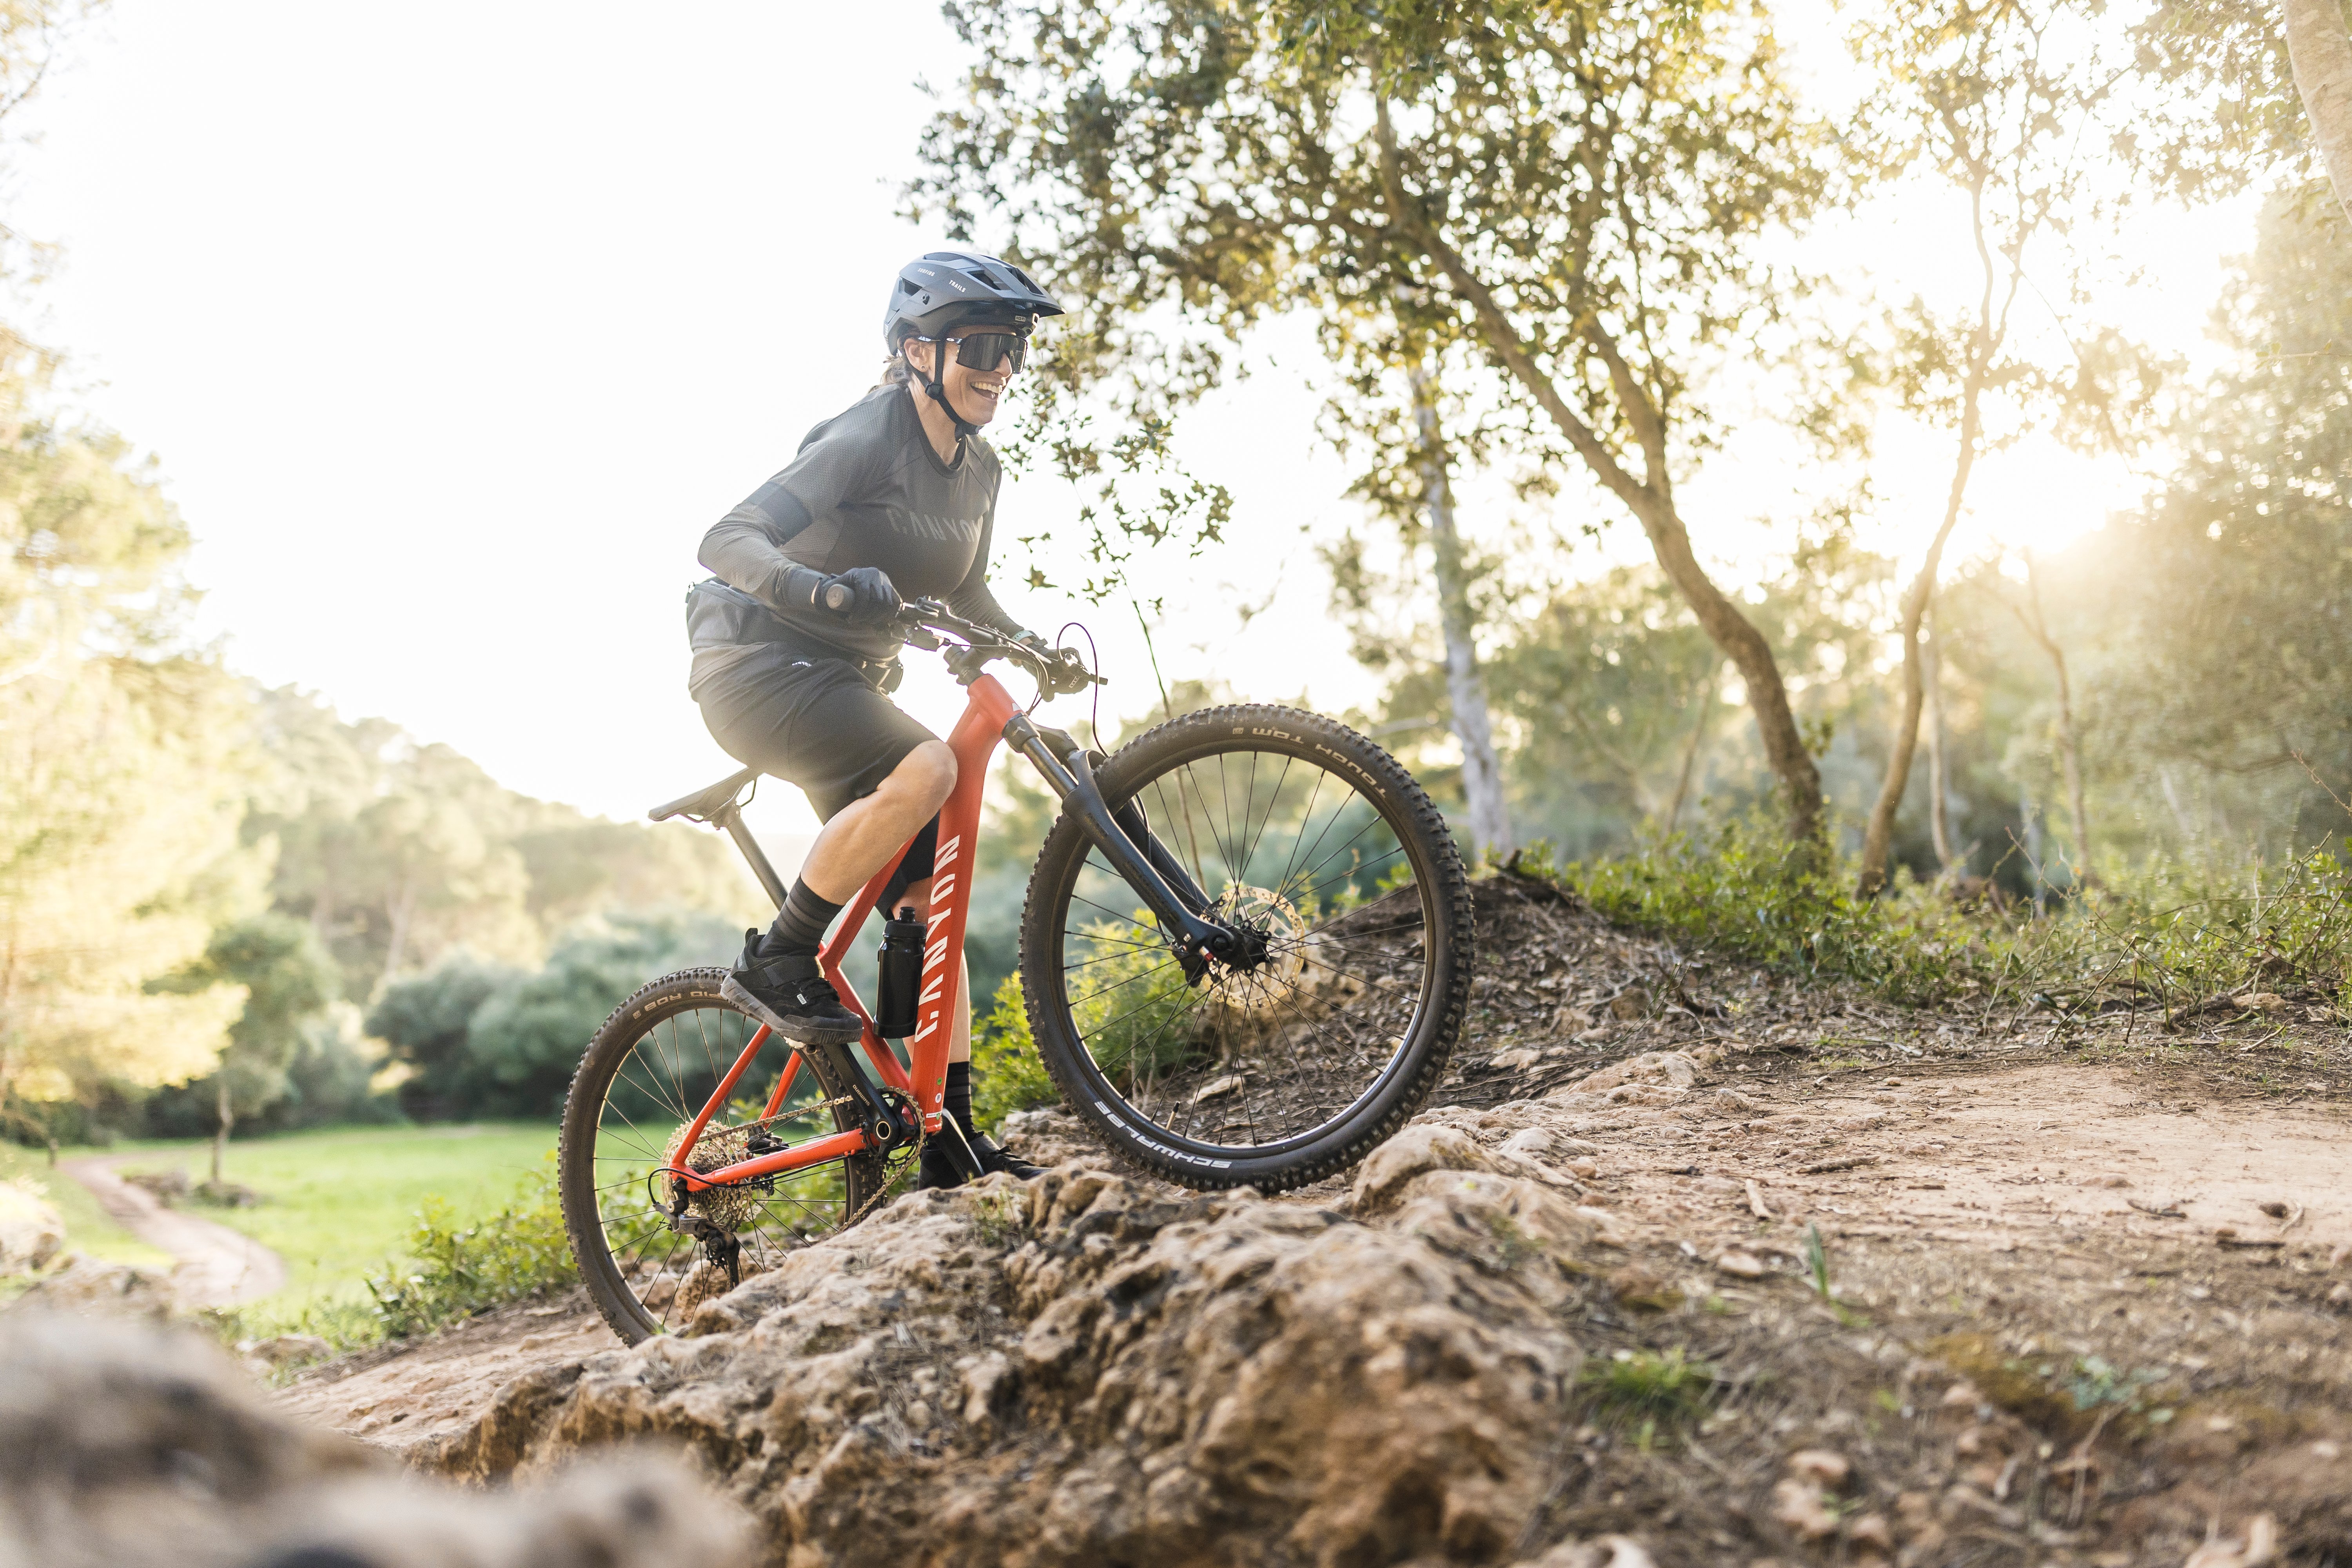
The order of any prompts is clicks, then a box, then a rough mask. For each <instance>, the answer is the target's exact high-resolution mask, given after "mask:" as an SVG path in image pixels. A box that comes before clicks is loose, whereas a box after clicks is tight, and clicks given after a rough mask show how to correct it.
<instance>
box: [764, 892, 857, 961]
mask: <svg viewBox="0 0 2352 1568" xmlns="http://www.w3.org/2000/svg"><path fill="white" fill-rule="evenodd" d="M840 912H841V906H840V905H839V904H834V903H827V902H826V901H825V900H823V899H820V898H818V897H817V896H816V895H815V894H814V893H812V892H810V891H809V885H808V884H807V883H806V882H803V881H798V880H795V881H794V882H793V890H792V891H791V892H790V893H788V894H786V895H785V897H784V908H783V911H782V913H781V914H779V915H777V916H776V923H775V924H774V925H772V926H770V927H769V928H768V934H767V935H766V936H765V937H763V938H761V942H760V956H761V958H784V957H788V956H789V957H794V958H809V957H813V956H814V954H815V952H816V950H817V949H818V948H820V947H822V946H824V933H825V928H826V927H828V926H830V925H832V924H833V917H834V916H835V915H837V914H839V913H840Z"/></svg>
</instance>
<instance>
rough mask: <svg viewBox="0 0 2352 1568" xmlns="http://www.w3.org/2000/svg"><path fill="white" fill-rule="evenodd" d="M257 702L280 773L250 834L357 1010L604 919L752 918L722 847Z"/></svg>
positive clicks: (392, 734)
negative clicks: (460, 967)
mask: <svg viewBox="0 0 2352 1568" xmlns="http://www.w3.org/2000/svg"><path fill="white" fill-rule="evenodd" d="M257 702H258V705H259V711H258V734H259V742H260V745H261V748H262V750H263V751H264V752H266V753H267V755H268V758H269V760H270V761H271V763H273V764H275V767H274V771H273V773H272V775H271V777H270V778H269V779H268V781H266V783H265V785H264V787H263V788H261V789H260V790H258V791H257V792H256V795H255V799H254V802H253V805H252V809H251V811H250V812H249V813H248V815H247V820H246V824H245V834H246V837H247V838H249V839H252V840H255V841H257V842H268V843H271V844H274V845H275V846H276V847H277V868H276V872H275V875H274V877H273V879H272V882H271V889H270V890H271V896H272V898H273V899H274V900H275V901H276V903H277V906H278V908H279V909H281V910H286V911H288V912H289V913H293V914H298V915H301V916H303V917H305V918H307V919H309V920H310V921H311V923H312V924H313V925H315V926H317V927H319V928H320V930H322V931H331V932H332V933H333V945H334V949H335V954H336V957H337V958H338V959H339V960H340V961H341V963H342V965H343V969H344V974H345V988H346V990H347V991H348V993H349V994H352V995H354V996H366V995H369V994H373V993H375V992H376V991H377V990H378V988H379V986H380V984H382V983H383V982H384V981H387V980H394V981H396V980H398V979H400V978H401V977H403V976H404V975H405V974H408V973H411V972H413V971H415V970H418V969H422V968H425V967H427V966H430V965H431V964H433V963H436V962H437V961H438V960H439V959H441V958H442V957H443V956H444V955H446V954H447V953H450V952H456V951H457V950H458V949H461V948H462V949H465V950H467V951H468V952H472V953H475V954H478V955H479V956H480V959H481V960H482V961H485V962H490V963H536V962H538V961H539V960H540V958H541V956H542V955H543V954H544V953H545V952H546V951H547V947H548V944H549V942H551V940H552V939H553V938H554V937H555V936H556V935H557V934H558V933H560V932H562V931H565V930H568V929H569V928H571V927H572V926H573V925H576V924H577V923H579V922H580V921H582V920H583V919H586V918H589V917H591V916H593V915H596V914H601V913H604V912H607V911H610V910H632V911H643V910H660V909H687V910H718V911H720V912H723V913H726V914H729V915H730V916H740V917H742V918H745V919H748V918H750V917H751V915H752V914H753V913H755V912H756V909H757V904H756V900H757V894H756V892H755V890H754V889H753V888H752V885H751V879H750V877H749V874H748V873H747V872H746V871H745V870H744V869H743V868H742V866H741V864H740V861H739V860H738V859H737V858H736V856H735V852H734V850H733V848H732V847H731V846H730V845H729V844H728V842H727V841H726V839H725V838H723V837H720V836H719V835H717V834H714V833H711V832H709V831H708V830H706V829H701V828H697V827H694V826H690V825H688V824H682V823H664V824H660V825H656V826H648V825H646V824H642V823H619V822H606V821H603V820H600V819H597V818H593V817H587V816H582V815H581V814H580V813H578V812H576V811H573V810H572V808H570V807H568V806H562V805H550V804H548V803H546V802H543V801H538V800H533V799H531V798H530V797H529V796H527V795H517V794H515V793H514V792H513V791H511V790H509V789H506V788H504V787H502V786H501V785H499V784H498V783H497V782H496V781H495V780H493V779H491V778H490V777H489V776H488V774H487V773H483V772H482V770H481V769H480V768H479V767H478V766H477V765H475V764H474V763H472V762H471V761H469V760H467V758H465V757H463V756H461V755H459V754H458V753H457V752H454V751H452V750H450V749H449V748H448V747H446V746H434V745H421V744H419V743H418V742H415V740H414V739H412V738H411V737H410V736H408V735H407V734H405V733H404V732H403V731H401V730H400V729H399V728H398V727H397V726H395V725H394V724H391V723H389V722H387V721H383V720H381V719H362V720H360V721H356V722H346V721H342V720H341V719H339V718H337V717H336V715H335V714H334V712H333V711H332V710H331V709H329V708H328V707H327V706H326V705H325V704H324V703H323V702H321V701H320V700H319V699H318V698H317V697H316V696H314V695H311V694H310V693H306V692H302V691H299V690H296V689H293V688H291V687H288V688H282V689H278V690H274V691H265V692H261V693H259V694H258V695H257Z"/></svg>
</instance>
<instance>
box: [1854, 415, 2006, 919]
mask: <svg viewBox="0 0 2352 1568" xmlns="http://www.w3.org/2000/svg"><path fill="white" fill-rule="evenodd" d="M1971 403H1973V399H1971ZM1970 412H1971V414H1973V412H1974V410H1973V408H1971V410H1970ZM1969 423H1970V425H1971V426H1973V424H1974V421H1973V419H1971V420H1970V422H1969ZM1975 448H1976V432H1975V430H1974V428H1973V427H1971V428H1970V429H1969V432H1968V436H1967V447H1966V448H1965V451H1964V455H1963V457H1962V458H1961V461H1960V465H1959V468H1958V471H1957V472H1956V473H1954V474H1953V476H1952V491H1951V496H1950V498H1949V500H1948V504H1947V505H1946V507H1945V509H1944V525H1943V527H1941V528H1939V529H1937V531H1936V539H1935V542H1933V543H1932V544H1930V545H1928V546H1927V560H1926V561H1924V562H1922V563H1920V566H1919V574H1918V575H1917V576H1916V577H1914V578H1913V579H1912V580H1911V586H1910V588H1909V589H1908V590H1906V592H1905V593H1904V595H1903V628H1902V637H1903V716H1902V717H1901V718H1900V719H1898V720H1896V721H1895V734H1894V737H1893V739H1894V745H1893V747H1892V748H1891V749H1890V750H1889V752H1887V757H1886V777H1885V780H1884V781H1883V782H1882V783H1881V784H1879V786H1878V802H1877V804H1876V805H1873V806H1872V807H1871V808H1870V826H1868V827H1867V828H1865V829H1864V832H1863V836H1862V873H1861V875H1860V877H1859V878H1857V879H1856V881H1855V886H1854V891H1855V892H1856V893H1858V894H1860V895H1861V896H1862V897H1863V898H1865V899H1866V898H1869V897H1871V896H1872V895H1873V894H1874V893H1876V892H1877V891H1878V890H1879V889H1881V888H1884V887H1885V886H1886V860H1887V857H1888V855H1889V853H1890V852H1891V850H1892V848H1893V846H1894V842H1895V813H1896V812H1897V811H1899V810H1900V809H1902V805H1903V792H1904V791H1905V790H1906V789H1908V788H1909V787H1910V784H1911V758H1912V755H1913V753H1914V752H1916V750H1917V749H1918V745H1919V710H1920V709H1921V707H1922V706H1923V705H1924V702H1925V700H1926V696H1927V682H1926V681H1925V680H1924V679H1921V677H1920V656H1919V623H1920V622H1921V621H1922V620H1924V619H1925V618H1926V616H1927V600H1928V598H1929V597H1930V596H1931V595H1933V594H1934V593H1935V591H1936V573H1937V568H1938V567H1939V566H1941V565H1942V563H1943V559H1944V541H1946V540H1947V539H1949V538H1950V537H1951V536H1952V525H1953V524H1954V523H1956V522H1958V521H1959V520H1960V498H1961V495H1962V493H1963V492H1964V491H1965V490H1966V489H1967V488H1968V482H1969V478H1968V476H1969V458H1971V457H1973V455H1974V452H1975ZM1940 852H1941V851H1940V848H1939V849H1938V853H1940Z"/></svg>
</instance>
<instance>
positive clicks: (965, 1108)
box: [940, 1062, 980, 1150]
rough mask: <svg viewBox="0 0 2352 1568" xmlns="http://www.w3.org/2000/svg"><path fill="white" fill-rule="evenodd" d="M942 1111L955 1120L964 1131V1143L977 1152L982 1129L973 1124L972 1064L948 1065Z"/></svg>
mask: <svg viewBox="0 0 2352 1568" xmlns="http://www.w3.org/2000/svg"><path fill="white" fill-rule="evenodd" d="M940 1110H944V1111H946V1112H947V1113H948V1114H949V1115H950V1116H952V1117H954V1118H955V1124H956V1125H957V1126H958V1127H961V1128H962V1129H963V1138H964V1142H966V1143H969V1144H971V1146H972V1147H973V1148H974V1149H975V1150H977V1149H978V1148H979V1146H980V1145H979V1142H978V1140H979V1138H980V1129H979V1128H977V1127H974V1126H973V1125H972V1124H971V1063H970V1062H950V1063H948V1088H947V1093H946V1094H945V1095H943V1096H941V1097H940Z"/></svg>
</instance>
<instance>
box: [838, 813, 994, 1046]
mask: <svg viewBox="0 0 2352 1568" xmlns="http://www.w3.org/2000/svg"><path fill="white" fill-rule="evenodd" d="M901 842H903V840H902V841H901ZM876 869H877V870H878V869H879V868H878V867H877V868H876ZM873 874H874V873H873V872H872V871H868V872H867V873H866V875H867V876H869V877H870V876H872V875H873ZM898 901H899V902H900V903H902V904H912V905H914V906H915V907H916V908H917V909H919V910H929V908H930V907H931V879H929V877H926V878H924V879H922V880H921V881H919V882H909V883H908V884H907V890H906V892H905V893H904V894H902V895H901V896H900V897H899V900H898ZM956 984H957V986H958V987H959V988H960V989H961V991H962V992H963V1005H962V1006H961V1007H959V1008H957V1009H956V1011H955V1016H954V1017H952V1018H950V1019H949V1020H948V1060H949V1061H950V1062H968V1061H970V1060H971V1014H972V1009H973V1008H974V1007H976V1006H978V1005H980V1004H979V1000H978V999H977V998H976V997H974V996H973V995H972V994H971V965H970V964H968V963H965V962H964V961H963V954H962V953H960V952H959V953H957V954H956Z"/></svg>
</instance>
